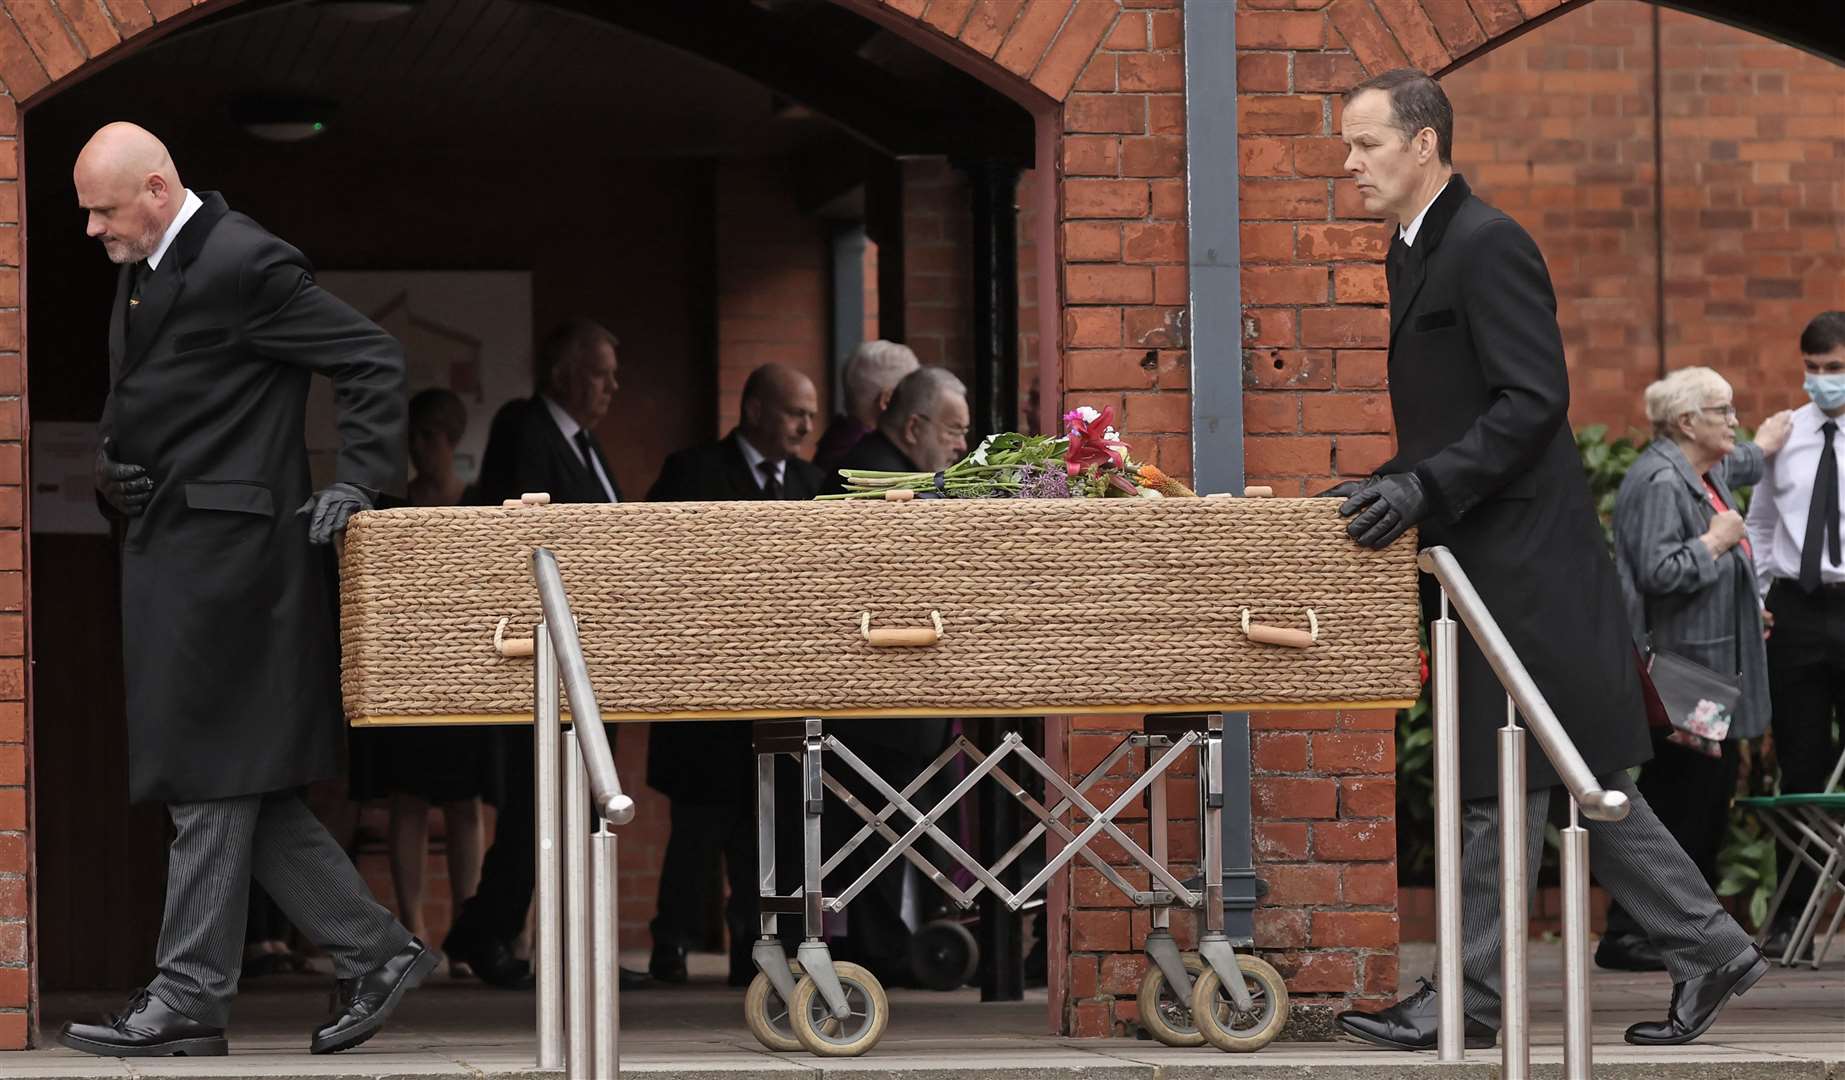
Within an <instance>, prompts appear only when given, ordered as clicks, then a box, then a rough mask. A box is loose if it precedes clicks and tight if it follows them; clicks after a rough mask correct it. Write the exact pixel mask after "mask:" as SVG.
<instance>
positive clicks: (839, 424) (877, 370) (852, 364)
mask: <svg viewBox="0 0 1845 1080" xmlns="http://www.w3.org/2000/svg"><path fill="white" fill-rule="evenodd" d="M921 366H922V362H921V361H919V360H917V359H916V354H915V353H914V352H912V351H911V349H910V347H909V346H908V345H904V344H901V343H899V342H895V341H885V340H884V339H882V338H879V339H878V340H876V341H864V342H860V343H859V346H858V348H857V349H854V350H853V352H852V358H851V359H850V360H847V361H846V372H845V384H846V386H845V391H846V408H845V411H844V412H841V413H839V414H837V415H835V416H834V417H833V420H832V422H831V423H829V424H828V425H827V427H826V433H825V434H823V435H821V436H820V441H819V442H818V443H816V444H815V445H814V464H815V465H816V466H818V467H819V469H820V471H821V472H822V473H823V474H825V476H826V478H827V479H828V480H829V481H831V480H834V479H837V477H838V475H839V473H838V470H839V467H840V464H841V463H842V462H843V461H844V460H845V456H846V455H847V454H849V453H851V452H852V448H853V447H855V446H857V445H858V443H859V440H860V439H863V438H864V437H865V436H867V435H869V434H871V433H872V432H873V431H876V430H877V428H878V418H879V417H881V416H883V415H884V407H885V406H887V405H889V404H890V396H891V394H893V393H895V392H896V390H897V384H898V383H900V382H902V381H903V378H904V376H906V375H908V374H909V373H910V372H912V371H915V370H916V369H917V368H919V367H921Z"/></svg>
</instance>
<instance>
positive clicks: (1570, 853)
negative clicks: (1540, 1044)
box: [1563, 799, 1595, 1076]
mask: <svg viewBox="0 0 1845 1080" xmlns="http://www.w3.org/2000/svg"><path fill="white" fill-rule="evenodd" d="M1576 814H1577V810H1576V800H1575V799H1571V800H1570V826H1569V828H1567V829H1564V830H1563V1075H1565V1076H1593V1075H1595V1064H1594V1051H1593V1049H1592V1047H1593V1044H1594V1041H1595V1039H1594V1034H1595V1033H1594V1031H1593V1030H1591V1028H1590V1026H1589V1024H1590V1020H1589V1012H1590V1000H1589V831H1588V830H1587V829H1584V828H1583V827H1582V825H1581V824H1580V823H1579V822H1578V821H1577V819H1576Z"/></svg>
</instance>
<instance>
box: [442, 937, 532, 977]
mask: <svg viewBox="0 0 1845 1080" xmlns="http://www.w3.org/2000/svg"><path fill="white" fill-rule="evenodd" d="M442 951H443V952H445V953H447V954H448V955H449V956H451V957H453V958H455V959H456V960H459V961H461V962H462V963H464V964H466V965H468V967H469V968H472V969H473V971H474V974H475V976H476V977H478V978H479V979H480V981H481V982H484V983H486V984H487V985H488V986H493V987H498V988H499V989H501V990H530V989H531V988H532V987H533V985H534V984H535V980H534V979H533V978H532V965H530V964H528V963H526V962H525V961H524V960H521V959H519V958H518V957H516V956H514V955H513V952H512V949H511V948H509V947H508V946H507V944H506V943H505V942H504V941H501V940H500V939H498V938H493V937H472V936H463V935H457V934H454V933H450V934H449V936H448V939H447V940H445V941H444V942H442Z"/></svg>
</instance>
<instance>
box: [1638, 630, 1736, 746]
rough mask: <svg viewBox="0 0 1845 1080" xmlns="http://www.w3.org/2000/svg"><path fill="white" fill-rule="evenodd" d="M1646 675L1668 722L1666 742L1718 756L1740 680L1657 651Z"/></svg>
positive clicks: (1728, 724)
mask: <svg viewBox="0 0 1845 1080" xmlns="http://www.w3.org/2000/svg"><path fill="white" fill-rule="evenodd" d="M1647 673H1648V674H1649V675H1651V676H1652V679H1653V687H1654V689H1656V690H1658V691H1659V700H1660V701H1661V702H1662V703H1663V704H1664V705H1665V707H1666V718H1667V719H1668V720H1670V721H1671V722H1672V731H1671V733H1670V734H1668V735H1667V736H1666V741H1667V742H1670V743H1676V744H1678V745H1679V746H1683V747H1685V748H1686V749H1688V750H1695V751H1696V752H1698V753H1700V754H1703V755H1705V756H1706V757H1721V756H1722V755H1723V747H1722V743H1723V740H1724V739H1725V738H1727V737H1729V734H1730V717H1731V715H1732V714H1733V713H1734V711H1735V709H1736V703H1737V702H1738V701H1740V700H1741V699H1742V683H1741V680H1740V679H1737V678H1733V677H1727V676H1724V675H1719V674H1718V673H1717V672H1715V671H1712V670H1711V669H1710V668H1707V667H1705V666H1704V665H1703V664H1700V663H1698V662H1697V661H1695V660H1687V659H1685V658H1684V657H1682V656H1679V655H1677V654H1676V653H1669V652H1663V651H1661V650H1658V649H1655V650H1653V653H1652V655H1651V656H1650V657H1649V658H1648V660H1647Z"/></svg>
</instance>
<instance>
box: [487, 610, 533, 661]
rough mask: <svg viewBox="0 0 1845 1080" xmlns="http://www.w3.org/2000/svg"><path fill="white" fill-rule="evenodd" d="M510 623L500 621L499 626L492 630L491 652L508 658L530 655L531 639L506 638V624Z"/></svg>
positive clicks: (506, 620)
mask: <svg viewBox="0 0 1845 1080" xmlns="http://www.w3.org/2000/svg"><path fill="white" fill-rule="evenodd" d="M510 622H512V620H511V619H501V620H500V625H498V626H496V627H494V628H493V651H494V652H496V653H498V654H499V655H501V656H504V657H508V658H512V657H520V656H530V655H532V639H531V638H529V637H515V638H509V637H507V636H506V624H507V623H510Z"/></svg>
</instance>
